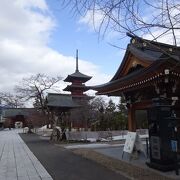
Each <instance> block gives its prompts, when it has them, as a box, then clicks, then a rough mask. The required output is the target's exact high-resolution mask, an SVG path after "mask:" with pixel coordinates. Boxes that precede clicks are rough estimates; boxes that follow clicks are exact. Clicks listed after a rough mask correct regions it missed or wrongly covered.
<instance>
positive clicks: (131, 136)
mask: <svg viewBox="0 0 180 180" xmlns="http://www.w3.org/2000/svg"><path fill="white" fill-rule="evenodd" d="M136 135H137V134H136V132H128V134H127V137H126V142H125V145H124V149H123V151H124V152H127V153H130V154H131V153H132V152H133V148H134V144H135V141H136Z"/></svg>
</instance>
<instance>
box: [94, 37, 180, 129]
mask: <svg viewBox="0 0 180 180" xmlns="http://www.w3.org/2000/svg"><path fill="white" fill-rule="evenodd" d="M92 89H94V90H96V91H97V94H98V95H108V96H123V97H124V98H125V99H126V102H127V108H128V129H129V130H130V131H135V130H136V126H137V124H136V119H135V117H136V111H138V110H144V111H145V112H146V111H147V109H148V108H150V107H151V106H152V104H153V100H152V99H153V98H161V99H162V98H164V99H167V100H168V101H169V102H170V104H173V105H174V106H173V110H174V111H175V113H176V115H177V116H179V117H180V103H179V98H180V47H177V46H173V45H168V44H164V43H159V42H154V41H150V40H145V39H142V38H140V37H136V36H132V39H131V41H130V43H129V44H128V46H127V49H126V52H125V55H124V58H123V60H122V62H121V64H120V66H119V68H118V70H117V72H116V73H115V75H114V76H113V78H112V79H111V80H110V81H109V82H107V83H105V84H102V85H98V86H94V87H92Z"/></svg>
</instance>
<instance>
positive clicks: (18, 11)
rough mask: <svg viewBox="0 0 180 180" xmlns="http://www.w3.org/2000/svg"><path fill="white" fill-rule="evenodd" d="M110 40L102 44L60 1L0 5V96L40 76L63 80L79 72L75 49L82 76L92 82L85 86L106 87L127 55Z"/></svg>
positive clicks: (30, 0)
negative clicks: (103, 84)
mask: <svg viewBox="0 0 180 180" xmlns="http://www.w3.org/2000/svg"><path fill="white" fill-rule="evenodd" d="M109 39H113V36H112V37H107V38H105V39H98V34H97V33H95V32H94V31H93V29H92V26H91V23H90V22H89V21H87V19H86V18H80V17H75V16H73V15H72V14H71V13H70V11H69V10H68V9H63V8H62V7H61V6H60V3H59V2H58V1H57V0H51V1H45V0H1V1H0V52H1V53H0V72H1V78H0V91H12V90H13V88H14V85H15V84H17V83H18V82H19V81H21V79H22V78H23V77H28V76H30V75H32V74H36V73H45V74H47V75H49V76H57V75H58V76H62V77H63V78H65V77H66V76H67V75H68V74H71V73H73V72H74V70H75V58H74V57H75V52H76V49H79V66H80V67H79V69H80V71H81V72H82V73H85V74H87V75H90V76H93V78H92V79H91V80H90V81H89V82H88V83H87V84H88V85H95V84H102V83H104V82H107V81H108V80H110V78H111V77H112V76H113V75H114V73H115V72H116V70H117V68H118V66H119V64H120V62H121V58H122V55H123V51H121V50H118V49H116V48H114V47H112V46H110V45H108V42H109ZM63 86H65V85H64V84H63V82H62V88H63Z"/></svg>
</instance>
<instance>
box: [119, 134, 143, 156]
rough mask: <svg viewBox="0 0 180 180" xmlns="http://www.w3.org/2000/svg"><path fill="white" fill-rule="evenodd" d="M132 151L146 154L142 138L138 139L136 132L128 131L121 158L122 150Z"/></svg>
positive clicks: (130, 152)
mask: <svg viewBox="0 0 180 180" xmlns="http://www.w3.org/2000/svg"><path fill="white" fill-rule="evenodd" d="M133 151H134V152H135V151H136V152H137V151H139V152H143V153H144V155H145V156H146V152H145V148H144V146H143V143H142V140H141V139H140V137H139V135H138V134H137V133H136V132H128V134H127V137H126V142H125V145H124V149H123V154H122V158H123V155H124V152H127V153H129V154H132V153H133Z"/></svg>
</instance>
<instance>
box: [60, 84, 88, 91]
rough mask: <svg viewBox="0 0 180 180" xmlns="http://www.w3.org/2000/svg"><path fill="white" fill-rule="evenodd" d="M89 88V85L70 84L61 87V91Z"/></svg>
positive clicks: (86, 89) (85, 89)
mask: <svg viewBox="0 0 180 180" xmlns="http://www.w3.org/2000/svg"><path fill="white" fill-rule="evenodd" d="M90 88H91V87H90V86H72V85H68V86H66V87H65V88H64V89H63V91H71V90H73V89H76V90H84V91H88V90H89V89H90Z"/></svg>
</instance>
